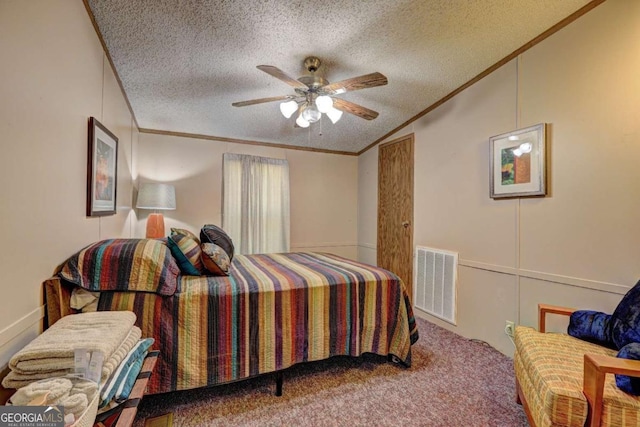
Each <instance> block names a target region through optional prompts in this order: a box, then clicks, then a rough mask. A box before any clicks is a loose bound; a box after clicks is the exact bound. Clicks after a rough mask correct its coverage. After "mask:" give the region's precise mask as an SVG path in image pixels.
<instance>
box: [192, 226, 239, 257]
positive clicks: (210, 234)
mask: <svg viewBox="0 0 640 427" xmlns="http://www.w3.org/2000/svg"><path fill="white" fill-rule="evenodd" d="M200 241H201V242H202V243H215V244H216V245H218V246H220V247H221V248H222V249H224V251H225V252H226V253H227V255H228V256H229V262H231V261H232V260H233V252H234V248H233V242H232V241H231V237H229V235H228V234H227V233H225V232H224V230H223V229H222V228H220V227H217V226H215V225H213V224H206V225H205V226H203V227H202V230H200Z"/></svg>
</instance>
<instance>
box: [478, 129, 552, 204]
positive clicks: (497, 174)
mask: <svg viewBox="0 0 640 427" xmlns="http://www.w3.org/2000/svg"><path fill="white" fill-rule="evenodd" d="M546 131H547V126H546V123H540V124H537V125H534V126H530V127H527V128H523V129H518V130H514V131H512V132H507V133H503V134H501V135H496V136H492V137H491V138H489V147H490V150H489V151H490V156H491V157H490V158H491V160H490V164H491V168H490V169H491V175H490V178H489V187H490V195H491V198H493V199H501V198H512V197H544V196H545V195H546V194H547V182H546V180H547V176H546V175H547V174H546V167H547V164H546V163H547V162H546Z"/></svg>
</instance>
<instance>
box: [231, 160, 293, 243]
mask: <svg viewBox="0 0 640 427" xmlns="http://www.w3.org/2000/svg"><path fill="white" fill-rule="evenodd" d="M223 160H224V161H223V196H222V197H223V203H222V205H223V209H222V228H223V229H224V230H225V231H226V232H227V233H228V234H229V236H231V239H233V244H234V246H235V248H236V250H237V251H238V252H239V253H242V254H257V253H273V252H289V163H288V162H287V161H286V160H284V159H269V158H266V157H256V156H247V155H243V154H231V153H226V154H225V155H224V157H223Z"/></svg>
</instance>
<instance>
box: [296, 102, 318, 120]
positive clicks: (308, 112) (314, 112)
mask: <svg viewBox="0 0 640 427" xmlns="http://www.w3.org/2000/svg"><path fill="white" fill-rule="evenodd" d="M321 115H322V114H321V113H320V111H318V108H317V107H316V106H315V105H313V104H311V105H307V107H306V108H305V109H304V111H302V114H301V116H302V118H303V119H305V120H306V121H307V122H309V123H315V122H317V121H318V120H320V116H321Z"/></svg>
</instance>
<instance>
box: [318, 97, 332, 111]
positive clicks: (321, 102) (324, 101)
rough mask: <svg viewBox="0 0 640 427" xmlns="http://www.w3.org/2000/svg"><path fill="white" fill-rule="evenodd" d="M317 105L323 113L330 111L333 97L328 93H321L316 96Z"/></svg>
mask: <svg viewBox="0 0 640 427" xmlns="http://www.w3.org/2000/svg"><path fill="white" fill-rule="evenodd" d="M316 106H317V107H318V111H320V112H321V113H328V112H329V110H331V109H332V108H333V99H331V97H330V96H327V95H321V96H319V97H317V98H316Z"/></svg>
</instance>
